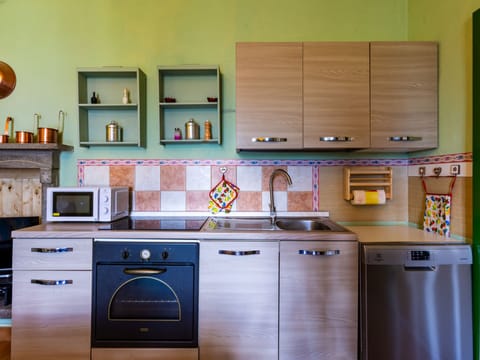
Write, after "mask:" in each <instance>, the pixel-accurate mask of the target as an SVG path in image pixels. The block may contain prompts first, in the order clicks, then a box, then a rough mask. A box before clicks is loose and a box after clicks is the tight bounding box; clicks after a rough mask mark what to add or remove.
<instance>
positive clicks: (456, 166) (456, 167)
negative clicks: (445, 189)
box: [450, 164, 460, 175]
mask: <svg viewBox="0 0 480 360" xmlns="http://www.w3.org/2000/svg"><path fill="white" fill-rule="evenodd" d="M450 174H451V175H460V165H459V164H453V165H450Z"/></svg>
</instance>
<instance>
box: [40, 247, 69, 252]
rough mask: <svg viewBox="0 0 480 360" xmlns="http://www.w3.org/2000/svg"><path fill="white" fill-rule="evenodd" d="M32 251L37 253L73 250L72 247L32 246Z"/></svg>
mask: <svg viewBox="0 0 480 360" xmlns="http://www.w3.org/2000/svg"><path fill="white" fill-rule="evenodd" d="M31 250H32V252H37V253H64V252H73V248H72V247H59V248H32V249H31Z"/></svg>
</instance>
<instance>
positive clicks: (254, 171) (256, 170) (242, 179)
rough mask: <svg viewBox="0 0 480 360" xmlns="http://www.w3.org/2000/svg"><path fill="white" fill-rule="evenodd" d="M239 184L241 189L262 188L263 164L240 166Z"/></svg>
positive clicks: (238, 172) (238, 171)
mask: <svg viewBox="0 0 480 360" xmlns="http://www.w3.org/2000/svg"><path fill="white" fill-rule="evenodd" d="M237 185H238V187H239V188H240V191H242V190H243V191H261V190H262V167H261V166H238V167H237Z"/></svg>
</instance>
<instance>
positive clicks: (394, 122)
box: [370, 42, 438, 151]
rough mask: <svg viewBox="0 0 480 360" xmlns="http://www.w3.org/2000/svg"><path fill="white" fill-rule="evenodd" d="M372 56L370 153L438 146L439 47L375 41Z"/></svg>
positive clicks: (426, 44)
mask: <svg viewBox="0 0 480 360" xmlns="http://www.w3.org/2000/svg"><path fill="white" fill-rule="evenodd" d="M370 57H371V59H370V74H371V79H370V81H371V127H372V128H371V147H372V149H389V150H400V151H412V150H421V149H431V148H435V147H437V146H438V135H437V132H438V70H437V69H438V60H437V58H438V46H437V43H434V42H372V43H371V45H370Z"/></svg>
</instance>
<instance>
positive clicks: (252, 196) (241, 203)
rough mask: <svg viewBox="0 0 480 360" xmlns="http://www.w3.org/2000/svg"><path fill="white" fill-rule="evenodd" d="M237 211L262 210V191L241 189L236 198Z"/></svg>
mask: <svg viewBox="0 0 480 360" xmlns="http://www.w3.org/2000/svg"><path fill="white" fill-rule="evenodd" d="M236 210H237V211H262V192H261V191H240V194H239V195H238V198H237V200H236Z"/></svg>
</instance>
